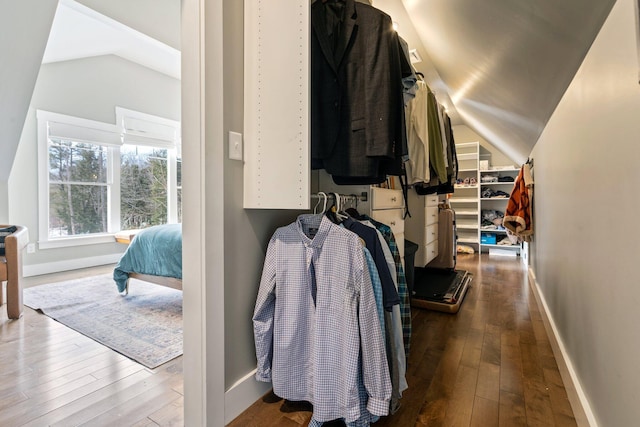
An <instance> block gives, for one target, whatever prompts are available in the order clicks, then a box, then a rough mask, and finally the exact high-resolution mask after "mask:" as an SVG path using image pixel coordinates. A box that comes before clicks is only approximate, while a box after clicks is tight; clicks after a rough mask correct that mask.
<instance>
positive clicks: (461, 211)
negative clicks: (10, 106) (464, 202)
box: [456, 210, 478, 215]
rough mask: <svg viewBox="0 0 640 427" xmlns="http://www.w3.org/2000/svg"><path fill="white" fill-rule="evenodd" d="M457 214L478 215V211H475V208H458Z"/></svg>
mask: <svg viewBox="0 0 640 427" xmlns="http://www.w3.org/2000/svg"><path fill="white" fill-rule="evenodd" d="M456 215H478V211H474V210H456Z"/></svg>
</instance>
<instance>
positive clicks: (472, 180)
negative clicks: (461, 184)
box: [469, 177, 478, 185]
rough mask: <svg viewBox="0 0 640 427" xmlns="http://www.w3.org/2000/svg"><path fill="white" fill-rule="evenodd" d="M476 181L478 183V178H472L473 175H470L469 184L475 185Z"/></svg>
mask: <svg viewBox="0 0 640 427" xmlns="http://www.w3.org/2000/svg"><path fill="white" fill-rule="evenodd" d="M477 183H478V180H477V179H475V178H473V177H472V178H471V179H469V184H470V185H476V184H477Z"/></svg>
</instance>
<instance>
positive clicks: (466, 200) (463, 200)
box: [449, 197, 478, 203]
mask: <svg viewBox="0 0 640 427" xmlns="http://www.w3.org/2000/svg"><path fill="white" fill-rule="evenodd" d="M449 203H478V199H476V198H471V197H452V198H450V199H449Z"/></svg>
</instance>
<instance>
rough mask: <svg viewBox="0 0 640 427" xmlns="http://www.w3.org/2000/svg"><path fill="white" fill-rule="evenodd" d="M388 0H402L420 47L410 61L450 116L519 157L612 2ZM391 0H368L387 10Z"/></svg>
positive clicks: (525, 151)
mask: <svg viewBox="0 0 640 427" xmlns="http://www.w3.org/2000/svg"><path fill="white" fill-rule="evenodd" d="M393 1H396V2H397V1H401V2H402V3H403V5H404V9H405V10H406V14H407V17H408V19H409V20H410V21H411V23H412V24H413V27H414V29H415V32H416V33H417V37H418V38H419V41H415V40H414V43H416V44H418V45H419V44H421V45H422V46H420V48H421V49H423V50H424V52H425V56H426V58H425V61H423V63H418V64H414V65H415V67H416V69H418V70H420V69H421V68H426V72H425V75H426V77H427V82H428V83H429V84H430V86H432V88H434V90H435V91H436V96H437V97H438V99H439V101H440V102H442V103H443V104H444V105H445V106H446V107H447V109H448V111H449V112H450V116H451V117H452V121H453V122H454V123H455V124H466V125H467V126H469V127H470V128H472V129H473V130H475V131H476V132H477V133H478V134H479V135H481V136H482V137H483V138H484V139H486V140H487V141H489V142H490V143H492V144H493V145H494V146H496V147H497V148H498V149H500V150H501V151H502V152H503V153H504V154H505V155H507V156H508V157H510V158H511V159H512V160H514V161H516V162H517V163H523V162H524V161H525V160H526V158H527V156H528V155H529V153H530V152H531V149H532V148H533V146H534V145H535V143H536V141H537V140H538V137H539V136H540V134H541V132H542V130H543V129H544V127H545V125H546V123H547V121H548V119H549V118H550V116H551V115H552V113H553V111H554V110H555V108H556V105H557V104H558V102H559V101H560V99H561V98H562V96H563V94H564V92H565V90H566V88H567V86H568V85H569V83H570V82H571V80H572V79H573V77H574V75H575V73H576V71H577V69H578V67H579V66H580V64H581V62H582V60H583V58H584V56H585V55H586V53H587V51H588V49H589V47H590V46H591V43H592V42H593V40H594V39H595V36H596V35H597V34H598V32H599V30H600V27H601V26H602V24H603V23H604V21H605V19H606V17H607V15H608V13H609V11H610V10H611V8H612V6H613V4H614V2H615V1H614V0H562V1H559V0H483V1H475V0H393ZM393 1H392V0H374V1H373V5H374V6H375V7H379V8H381V9H382V10H385V9H384V8H385V7H389V8H390V9H392V6H391V3H393ZM387 13H390V15H391V16H392V17H394V19H395V16H394V13H393V12H392V11H391V10H389V11H387ZM403 13H405V12H403V11H400V12H397V14H398V16H400V15H402V14H403ZM402 30H403V28H402V25H400V28H399V32H400V34H401V35H402ZM421 71H422V70H421Z"/></svg>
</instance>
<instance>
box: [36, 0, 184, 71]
mask: <svg viewBox="0 0 640 427" xmlns="http://www.w3.org/2000/svg"><path fill="white" fill-rule="evenodd" d="M121 9H122V8H121ZM175 21H176V23H179V20H177V19H176V20H175ZM100 55H117V56H120V57H122V58H124V59H127V60H129V61H132V62H136V63H138V64H140V65H143V66H145V67H148V68H151V69H153V70H156V71H158V72H160V73H163V74H166V75H168V76H171V77H174V78H176V79H179V78H180V51H179V50H178V49H176V48H174V47H171V46H169V45H167V44H165V43H163V42H161V41H159V40H157V39H155V38H152V37H150V36H148V35H146V34H143V33H142V32H140V31H137V30H135V29H133V28H131V27H129V26H127V25H124V24H123V23H121V22H119V21H116V20H115V19H113V18H110V17H108V16H106V15H103V14H101V13H99V12H97V11H95V10H94V9H91V8H89V7H87V6H85V5H83V4H81V3H78V2H75V1H73V0H60V2H59V3H58V8H57V11H56V15H55V19H54V20H53V25H52V27H51V34H50V35H49V40H48V43H47V48H46V50H45V52H44V57H43V59H42V63H43V64H48V63H51V62H59V61H67V60H72V59H79V58H87V57H91V56H100Z"/></svg>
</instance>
